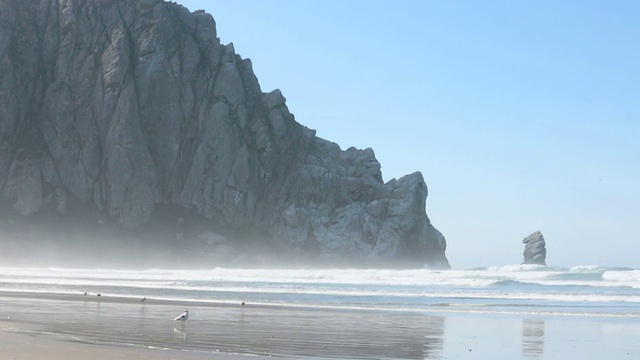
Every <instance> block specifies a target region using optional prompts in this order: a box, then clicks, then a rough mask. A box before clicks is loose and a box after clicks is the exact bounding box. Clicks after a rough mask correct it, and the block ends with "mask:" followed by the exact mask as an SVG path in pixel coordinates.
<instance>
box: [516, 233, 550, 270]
mask: <svg viewBox="0 0 640 360" xmlns="http://www.w3.org/2000/svg"><path fill="white" fill-rule="evenodd" d="M522 243H523V244H525V248H524V262H523V264H538V265H546V261H547V249H546V247H545V246H546V242H545V241H544V236H542V233H541V232H540V231H536V232H534V233H533V234H531V235H529V236H527V237H526V238H524V239H523V240H522Z"/></svg>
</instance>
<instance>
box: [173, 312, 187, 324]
mask: <svg viewBox="0 0 640 360" xmlns="http://www.w3.org/2000/svg"><path fill="white" fill-rule="evenodd" d="M188 319H189V310H185V311H184V312H183V313H182V314H181V315H180V316H178V317H177V318H175V319H173V321H178V320H180V322H181V324H182V328H184V322H185V321H187V320H188Z"/></svg>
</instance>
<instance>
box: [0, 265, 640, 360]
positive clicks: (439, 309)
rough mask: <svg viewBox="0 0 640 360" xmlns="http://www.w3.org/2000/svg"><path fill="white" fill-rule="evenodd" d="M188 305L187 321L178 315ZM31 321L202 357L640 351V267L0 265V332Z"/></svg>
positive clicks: (60, 332) (78, 337)
mask: <svg viewBox="0 0 640 360" xmlns="http://www.w3.org/2000/svg"><path fill="white" fill-rule="evenodd" d="M85 292H86V293H87V295H86V296H84V295H83V294H84V293H85ZM34 293H35V294H34ZM38 293H41V295H38ZM51 294H60V295H59V296H58V295H56V296H51ZM65 294H66V295H65ZM97 294H101V295H102V296H101V297H97V296H96V295H97ZM67 295H71V296H67ZM142 298H146V299H147V300H146V301H140V300H141V299H142ZM242 303H245V305H241V304H242ZM185 308H188V309H189V310H190V319H189V321H188V322H187V325H186V327H185V328H181V327H180V325H179V324H178V323H176V322H173V321H171V320H172V319H173V317H175V316H177V315H179V314H180V313H181V312H182V311H183V310H184V309H185ZM24 324H27V325H30V326H36V327H37V328H39V329H40V330H39V333H41V334H53V335H55V336H58V337H60V338H61V339H65V341H74V342H82V343H98V344H110V345H117V346H135V347H145V348H153V349H175V350H184V351H191V352H196V353H205V354H207V353H214V352H219V351H222V352H225V353H238V354H245V355H254V356H255V355H260V356H274V357H281V358H295V359H594V360H595V359H603V358H611V359H635V358H639V357H640V340H639V338H638V337H637V334H638V333H640V270H638V269H629V268H606V267H600V266H574V267H571V268H554V267H544V266H530V265H511V266H494V267H487V268H477V269H469V270H443V271H436V270H427V269H414V270H381V269H368V270H367V269H306V270H302V269H224V268H215V269H210V270H167V269H148V270H107V269H63V268H46V269H45V268H0V330H3V331H19V330H20V328H21V327H20V326H22V325H24ZM0 337H1V332H0ZM1 348H2V346H1V341H0V350H1Z"/></svg>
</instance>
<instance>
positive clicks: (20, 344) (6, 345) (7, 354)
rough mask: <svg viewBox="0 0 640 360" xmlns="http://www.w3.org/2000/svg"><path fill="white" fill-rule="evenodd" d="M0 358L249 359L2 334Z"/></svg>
mask: <svg viewBox="0 0 640 360" xmlns="http://www.w3.org/2000/svg"><path fill="white" fill-rule="evenodd" d="M0 354H2V356H1V358H2V359H6V360H42V359H48V360H81V359H82V360H86V359H91V360H112V359H114V360H118V359H123V360H124V359H127V360H178V359H181V360H182V359H184V360H204V359H218V360H241V359H247V358H248V356H241V355H231V354H222V353H217V354H212V353H207V354H197V353H193V352H188V351H179V350H161V349H143V348H126V347H122V346H104V345H96V344H83V343H78V342H72V341H63V340H57V339H55V337H54V336H52V335H44V334H39V335H35V334H33V333H31V334H27V333H24V332H20V331H19V330H18V331H15V332H11V331H6V330H4V331H2V332H0Z"/></svg>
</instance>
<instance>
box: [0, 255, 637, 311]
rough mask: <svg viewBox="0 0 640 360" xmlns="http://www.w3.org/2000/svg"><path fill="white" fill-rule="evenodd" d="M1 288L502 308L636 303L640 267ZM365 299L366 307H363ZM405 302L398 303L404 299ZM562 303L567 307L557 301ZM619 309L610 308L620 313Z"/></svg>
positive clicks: (221, 272)
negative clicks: (538, 305)
mask: <svg viewBox="0 0 640 360" xmlns="http://www.w3.org/2000/svg"><path fill="white" fill-rule="evenodd" d="M0 286H2V287H3V288H4V289H5V290H12V291H20V290H27V291H34V290H36V291H43V292H63V293H78V292H82V291H86V290H83V289H86V288H91V289H94V290H96V289H99V291H100V292H102V293H103V294H105V295H106V294H112V295H115V296H125V297H126V296H134V297H135V296H140V295H142V294H144V295H145V296H151V295H150V294H154V296H156V298H170V299H173V300H182V301H203V300H205V299H215V301H221V302H231V303H233V302H238V301H243V300H245V299H249V300H251V301H252V302H254V303H255V302H265V303H269V304H276V303H279V304H297V305H303V306H323V305H326V306H332V307H335V306H345V307H350V306H351V307H354V306H367V307H373V308H385V309H389V308H392V307H400V308H402V307H403V306H404V305H406V306H409V308H411V309H412V310H414V311H415V310H416V309H423V310H424V309H426V308H428V307H429V306H432V304H435V303H444V304H447V305H452V304H453V305H469V306H475V307H477V306H480V304H479V303H480V302H482V301H489V302H491V303H494V304H498V305H500V306H520V305H522V304H525V305H527V306H532V304H543V305H545V306H549V304H552V305H553V304H556V305H557V304H559V303H570V304H576V305H575V306H576V307H578V305H577V304H581V303H588V304H600V305H598V306H605V305H602V304H606V303H611V304H614V303H616V304H628V305H624V306H636V308H635V309H636V310H637V305H633V304H638V303H640V293H639V292H638V291H637V290H636V289H638V288H640V270H632V269H629V270H620V269H606V268H602V267H599V266H574V267H572V268H569V269H562V268H549V267H544V266H538V265H508V266H495V267H489V268H486V269H474V270H447V271H434V270H427V269H414V270H380V269H375V270H374V269H368V270H367V269H364V270H362V269H306V270H292V269H224V268H216V269H210V270H165V269H149V270H142V271H138V270H106V269H99V270H93V269H62V268H47V269H37V268H31V269H21V268H0ZM367 304H368V305H367ZM403 304H404V305H403ZM563 306H565V305H563ZM625 309H627V308H624V309H622V310H614V311H613V312H616V313H618V312H620V311H623V310H625Z"/></svg>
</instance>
